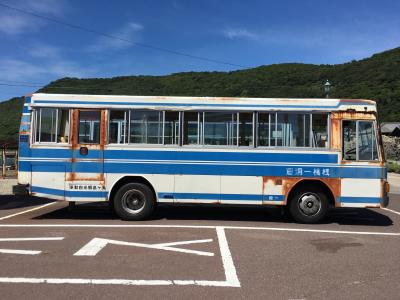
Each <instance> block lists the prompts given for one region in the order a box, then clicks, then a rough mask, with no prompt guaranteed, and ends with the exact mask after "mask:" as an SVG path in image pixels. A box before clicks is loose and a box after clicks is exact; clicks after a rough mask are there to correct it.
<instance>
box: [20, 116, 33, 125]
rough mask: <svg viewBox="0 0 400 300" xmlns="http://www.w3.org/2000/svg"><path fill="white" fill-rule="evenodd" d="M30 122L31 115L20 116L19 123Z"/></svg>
mask: <svg viewBox="0 0 400 300" xmlns="http://www.w3.org/2000/svg"><path fill="white" fill-rule="evenodd" d="M30 122H31V116H27V115H23V116H22V117H21V123H30Z"/></svg>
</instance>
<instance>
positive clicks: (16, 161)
mask: <svg viewBox="0 0 400 300" xmlns="http://www.w3.org/2000/svg"><path fill="white" fill-rule="evenodd" d="M14 168H15V170H16V171H18V150H15V156H14Z"/></svg>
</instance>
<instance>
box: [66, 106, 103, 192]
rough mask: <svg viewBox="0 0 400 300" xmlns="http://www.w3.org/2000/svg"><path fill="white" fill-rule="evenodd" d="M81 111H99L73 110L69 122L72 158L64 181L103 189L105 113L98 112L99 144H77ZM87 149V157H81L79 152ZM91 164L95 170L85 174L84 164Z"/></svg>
mask: <svg viewBox="0 0 400 300" xmlns="http://www.w3.org/2000/svg"><path fill="white" fill-rule="evenodd" d="M81 111H99V110H89V109H73V110H72V118H71V119H72V120H71V133H70V136H71V144H72V157H71V172H69V173H67V176H66V180H67V181H69V182H77V181H85V182H90V181H92V182H96V183H98V184H100V185H101V186H103V187H105V178H104V167H103V166H104V146H105V144H106V141H107V122H106V120H107V118H108V116H107V111H106V110H100V125H99V130H100V139H99V143H96V144H90V143H80V142H79V113H80V112H81ZM83 148H86V149H87V155H82V154H81V153H80V151H81V150H85V149H83ZM85 163H87V164H91V165H92V166H95V170H94V171H93V172H91V173H86V172H85V170H82V166H84V164H85Z"/></svg>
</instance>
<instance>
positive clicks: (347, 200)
mask: <svg viewBox="0 0 400 300" xmlns="http://www.w3.org/2000/svg"><path fill="white" fill-rule="evenodd" d="M338 198H339V199H338V200H339V202H343V203H374V204H379V203H380V200H381V198H379V197H338Z"/></svg>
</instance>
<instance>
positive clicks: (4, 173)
mask: <svg viewBox="0 0 400 300" xmlns="http://www.w3.org/2000/svg"><path fill="white" fill-rule="evenodd" d="M2 158H3V168H2V177H3V178H6V148H5V147H4V148H3V150H2Z"/></svg>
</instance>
